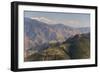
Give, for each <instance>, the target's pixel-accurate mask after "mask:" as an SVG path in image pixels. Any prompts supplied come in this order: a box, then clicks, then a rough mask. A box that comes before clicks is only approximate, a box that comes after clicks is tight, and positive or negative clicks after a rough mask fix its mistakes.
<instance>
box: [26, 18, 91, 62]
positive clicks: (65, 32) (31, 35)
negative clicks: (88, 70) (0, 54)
mask: <svg viewBox="0 0 100 73" xmlns="http://www.w3.org/2000/svg"><path fill="white" fill-rule="evenodd" d="M89 41H90V29H89V28H88V27H86V28H85V27H84V28H73V27H70V26H67V25H64V24H54V25H53V24H51V25H50V24H47V23H45V22H41V21H38V20H37V19H31V18H26V17H25V18H24V44H25V46H24V48H25V51H24V52H25V53H24V58H25V61H42V60H63V59H82V58H89V50H90V48H89V43H90V42H89ZM74 43H75V44H74ZM84 43H86V44H84ZM83 49H84V50H83ZM83 51H84V52H83ZM85 51H86V53H85ZM87 51H88V52H87ZM82 52H83V54H84V55H83V54H82ZM81 54H82V55H81Z"/></svg>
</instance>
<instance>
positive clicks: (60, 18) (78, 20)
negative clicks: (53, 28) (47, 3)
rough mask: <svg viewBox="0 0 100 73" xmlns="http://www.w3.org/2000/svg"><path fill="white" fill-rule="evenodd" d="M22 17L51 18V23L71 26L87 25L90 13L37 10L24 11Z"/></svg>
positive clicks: (88, 24)
mask: <svg viewBox="0 0 100 73" xmlns="http://www.w3.org/2000/svg"><path fill="white" fill-rule="evenodd" d="M24 17H29V18H38V17H39V18H40V17H44V18H47V19H49V20H51V21H52V22H51V24H52V23H62V24H64V25H69V26H73V27H89V26H90V14H83V13H81V14H80V13H61V12H38V11H24Z"/></svg>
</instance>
